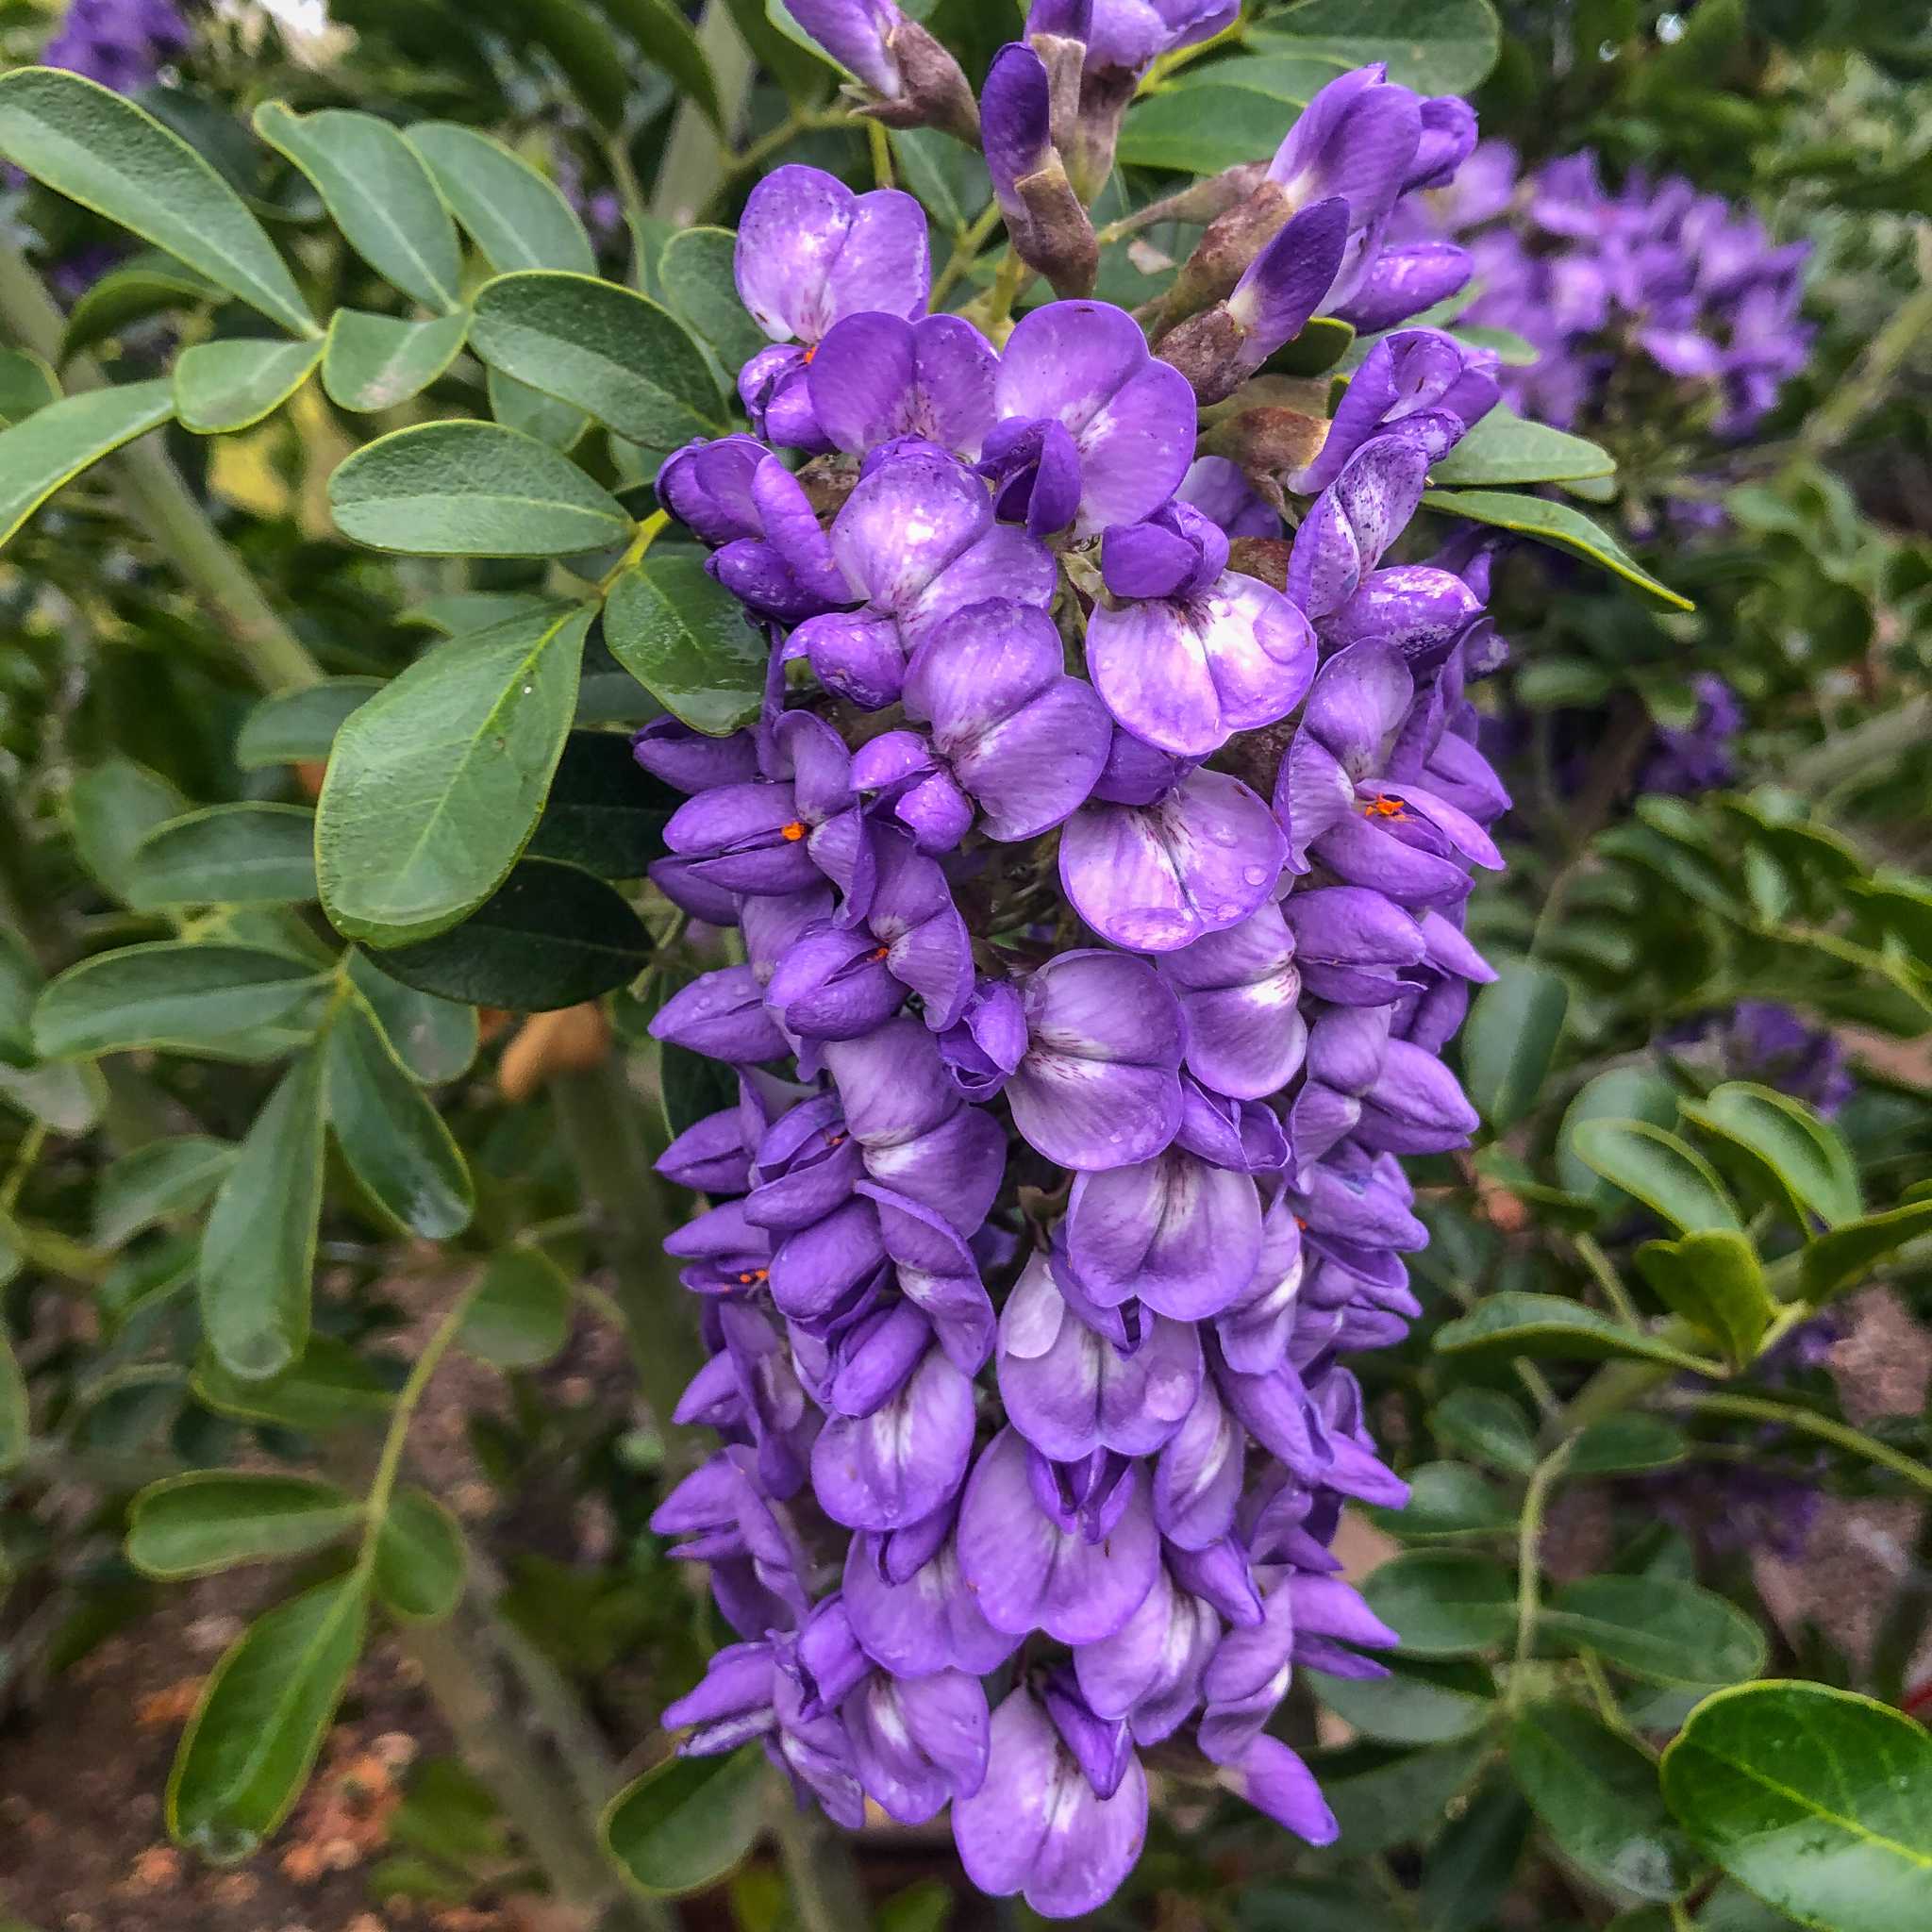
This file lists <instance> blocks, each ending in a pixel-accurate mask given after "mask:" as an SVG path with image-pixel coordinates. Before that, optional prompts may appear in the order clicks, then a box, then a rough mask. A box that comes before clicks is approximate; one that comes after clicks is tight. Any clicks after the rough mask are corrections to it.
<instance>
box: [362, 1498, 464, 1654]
mask: <svg viewBox="0 0 1932 1932" xmlns="http://www.w3.org/2000/svg"><path fill="white" fill-rule="evenodd" d="M469 1562H470V1555H469V1549H468V1546H467V1545H466V1544H465V1543H464V1541H463V1531H462V1525H461V1524H458V1522H457V1520H456V1518H455V1517H454V1516H452V1515H451V1514H450V1512H449V1511H448V1510H447V1509H446V1508H444V1507H443V1506H442V1505H441V1503H439V1502H438V1501H437V1500H436V1498H435V1497H434V1496H432V1495H431V1494H430V1493H429V1492H428V1491H426V1490H419V1489H416V1488H413V1487H405V1488H403V1489H400V1490H398V1491H396V1492H395V1494H394V1495H393V1496H392V1497H391V1499H390V1506H389V1513H388V1514H387V1515H386V1516H384V1518H383V1519H382V1527H381V1528H380V1529H379V1530H378V1531H377V1532H376V1537H375V1594H376V1596H377V1598H378V1599H379V1601H380V1602H381V1604H382V1607H383V1608H384V1609H386V1610H387V1611H388V1612H389V1613H390V1615H391V1616H392V1617H394V1618H395V1619H396V1620H397V1621H398V1622H399V1623H404V1624H440V1623H441V1621H442V1620H443V1619H444V1618H445V1617H447V1616H448V1615H449V1614H450V1612H451V1611H452V1610H454V1609H455V1608H456V1607H457V1604H458V1601H459V1600H460V1599H461V1597H462V1594H463V1578H464V1576H465V1574H467V1572H468V1569H469Z"/></svg>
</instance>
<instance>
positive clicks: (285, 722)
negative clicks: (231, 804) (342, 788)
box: [235, 677, 384, 772]
mask: <svg viewBox="0 0 1932 1932" xmlns="http://www.w3.org/2000/svg"><path fill="white" fill-rule="evenodd" d="M383 682H384V680H383V679H381V678H379V677H329V678H325V679H324V680H323V682H322V683H320V684H311V685H309V686H308V687H307V689H305V690H302V691H276V692H275V694H274V695H273V696H271V697H265V698H263V699H262V700H261V702H260V703H259V704H258V705H257V706H256V707H255V708H254V709H253V710H252V711H250V712H249V714H248V715H247V717H246V718H244V719H243V720H242V729H241V731H240V733H239V734H238V735H237V737H236V739H235V762H236V763H237V764H238V765H240V766H241V767H242V770H243V771H244V772H258V771H261V770H263V769H264V768H265V767H267V766H269V765H293V764H301V763H304V762H306V761H308V760H309V759H315V760H318V761H320V760H322V759H325V758H327V757H328V754H329V747H330V746H331V745H332V744H334V743H335V741H336V733H337V732H338V731H340V730H341V728H342V721H343V719H345V718H346V717H347V716H348V715H349V713H350V712H351V711H353V710H356V709H357V708H358V707H360V706H362V705H365V704H367V703H368V702H369V700H370V699H371V698H373V697H374V696H375V693H376V692H377V691H380V690H381V689H382V688H383Z"/></svg>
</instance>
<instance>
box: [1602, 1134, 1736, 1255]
mask: <svg viewBox="0 0 1932 1932" xmlns="http://www.w3.org/2000/svg"><path fill="white" fill-rule="evenodd" d="M1570 1144H1571V1146H1572V1147H1573V1148H1574V1150H1575V1153H1576V1157H1577V1158H1578V1159H1579V1160H1581V1161H1582V1162H1583V1163H1584V1165H1585V1166H1587V1167H1591V1168H1594V1169H1595V1171H1596V1172H1597V1173H1598V1174H1602V1175H1603V1177H1604V1178H1605V1179H1606V1180H1607V1181H1609V1182H1611V1183H1612V1184H1613V1185H1614V1186H1616V1187H1619V1188H1621V1189H1623V1191H1624V1192H1625V1193H1626V1194H1628V1195H1630V1196H1631V1197H1632V1198H1633V1199H1634V1200H1638V1201H1641V1202H1642V1203H1643V1205H1644V1206H1645V1207H1646V1208H1649V1209H1650V1210H1651V1211H1652V1212H1653V1213H1655V1214H1657V1215H1659V1216H1661V1218H1662V1219H1664V1220H1665V1221H1668V1222H1669V1223H1671V1224H1672V1225H1673V1226H1674V1227H1678V1228H1681V1229H1682V1230H1683V1231H1684V1232H1685V1233H1686V1234H1703V1233H1706V1232H1707V1231H1710V1230H1712V1229H1728V1230H1729V1231H1730V1232H1731V1233H1733V1234H1737V1233H1740V1232H1741V1231H1742V1228H1743V1224H1742V1223H1741V1222H1740V1220H1739V1219H1738V1210H1737V1208H1736V1207H1735V1206H1734V1205H1733V1203H1732V1201H1731V1197H1730V1196H1729V1195H1728V1194H1727V1193H1725V1191H1724V1183H1723V1182H1722V1181H1721V1180H1719V1179H1718V1177H1717V1171H1716V1169H1714V1168H1713V1167H1712V1166H1711V1164H1710V1163H1709V1161H1707V1160H1706V1159H1705V1158H1704V1157H1703V1155H1701V1154H1699V1153H1698V1152H1697V1150H1696V1149H1695V1148H1694V1147H1691V1146H1688V1145H1686V1143H1685V1142H1684V1141H1680V1140H1679V1139H1678V1138H1677V1137H1676V1135H1674V1134H1673V1133H1670V1132H1669V1131H1667V1130H1666V1129H1665V1128H1663V1127H1657V1126H1653V1125H1651V1124H1650V1123H1649V1122H1648V1121H1620V1120H1605V1119H1601V1118H1599V1119H1596V1120H1590V1121H1584V1122H1581V1123H1579V1124H1578V1125H1577V1127H1576V1130H1575V1132H1574V1133H1573V1134H1572V1135H1571V1137H1570Z"/></svg>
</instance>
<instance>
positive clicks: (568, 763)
mask: <svg viewBox="0 0 1932 1932" xmlns="http://www.w3.org/2000/svg"><path fill="white" fill-rule="evenodd" d="M682 803H683V799H682V797H681V796H680V795H679V794H678V793H677V792H675V791H672V790H671V789H670V788H669V787H668V786H666V785H665V784H663V783H662V781H661V780H659V779H657V778H654V777H652V776H651V774H649V773H648V772H646V771H644V770H643V769H642V767H641V766H640V765H639V763H638V761H637V759H636V758H633V757H632V756H631V749H630V739H629V737H628V736H627V735H626V734H624V733H620V732H615V731H573V732H572V733H571V735H570V736H569V737H568V738H567V739H566V740H565V741H564V745H563V756H562V758H559V759H558V765H557V775H556V776H555V777H554V778H553V779H552V780H551V781H550V795H549V797H548V798H547V799H546V800H545V801H544V805H543V816H542V817H541V819H540V820H539V821H538V822H537V831H536V835H535V837H533V838H532V839H531V841H530V844H529V852H530V856H531V858H560V859H562V860H563V861H564V862H565V863H566V864H568V865H578V866H582V867H583V869H584V870H585V871H586V872H593V873H595V874H597V875H598V876H599V877H600V878H607V879H641V878H642V877H643V875H644V873H645V871H646V869H647V868H648V867H649V866H650V865H651V864H652V863H653V862H654V861H655V860H657V859H659V858H663V857H664V852H665V848H664V827H665V824H667V823H668V822H669V820H670V817H671V814H672V813H673V812H674V811H675V810H676V808H678V806H679V805H681V804H682Z"/></svg>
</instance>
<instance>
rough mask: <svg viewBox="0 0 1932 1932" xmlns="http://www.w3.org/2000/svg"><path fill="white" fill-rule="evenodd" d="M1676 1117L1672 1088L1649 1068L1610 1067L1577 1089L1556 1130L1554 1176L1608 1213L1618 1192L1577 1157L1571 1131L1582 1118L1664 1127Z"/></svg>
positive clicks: (1580, 1123)
mask: <svg viewBox="0 0 1932 1932" xmlns="http://www.w3.org/2000/svg"><path fill="white" fill-rule="evenodd" d="M1676 1118H1677V1091H1676V1089H1675V1088H1674V1087H1673V1086H1672V1085H1671V1083H1670V1082H1669V1081H1668V1080H1666V1079H1665V1078H1664V1077H1663V1075H1662V1074H1657V1073H1655V1072H1653V1071H1652V1070H1651V1069H1650V1068H1649V1067H1612V1068H1610V1070H1609V1071H1608V1072H1607V1073H1603V1074H1597V1075H1596V1076H1595V1078H1593V1079H1591V1080H1586V1081H1585V1082H1584V1083H1583V1085H1582V1086H1581V1087H1579V1088H1578V1089H1577V1090H1576V1097H1575V1098H1574V1100H1573V1101H1571V1103H1570V1106H1569V1108H1568V1110H1567V1111H1566V1112H1565V1113H1564V1115H1563V1124H1562V1125H1561V1126H1560V1127H1559V1128H1558V1129H1557V1180H1558V1181H1560V1182H1561V1183H1562V1185H1563V1186H1564V1187H1565V1188H1566V1189H1568V1190H1569V1191H1570V1192H1571V1193H1573V1194H1583V1195H1587V1196H1588V1197H1589V1198H1590V1199H1591V1200H1593V1201H1594V1202H1595V1203H1596V1205H1597V1206H1598V1208H1600V1209H1601V1210H1602V1211H1604V1212H1605V1213H1608V1212H1609V1211H1610V1210H1611V1209H1612V1208H1614V1207H1615V1206H1616V1204H1617V1203H1618V1202H1619V1201H1620V1200H1624V1199H1625V1198H1626V1197H1625V1196H1624V1195H1623V1194H1620V1193H1619V1192H1618V1191H1617V1190H1616V1189H1615V1188H1613V1187H1612V1186H1611V1185H1610V1184H1609V1182H1608V1181H1607V1180H1605V1179H1604V1177H1603V1176H1602V1175H1601V1174H1598V1173H1597V1171H1596V1170H1595V1169H1594V1168H1593V1167H1591V1166H1589V1165H1587V1164H1586V1163H1585V1162H1584V1161H1583V1160H1582V1158H1580V1157H1579V1156H1578V1155H1577V1152H1576V1148H1575V1144H1574V1143H1575V1139H1576V1130H1577V1129H1578V1128H1579V1127H1580V1126H1582V1124H1584V1122H1586V1121H1594V1120H1622V1121H1647V1122H1648V1123H1649V1124H1651V1125H1652V1126H1654V1127H1668V1126H1669V1125H1670V1124H1672V1122H1674V1120H1675V1119H1676Z"/></svg>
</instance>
